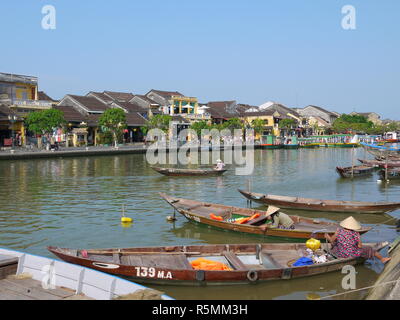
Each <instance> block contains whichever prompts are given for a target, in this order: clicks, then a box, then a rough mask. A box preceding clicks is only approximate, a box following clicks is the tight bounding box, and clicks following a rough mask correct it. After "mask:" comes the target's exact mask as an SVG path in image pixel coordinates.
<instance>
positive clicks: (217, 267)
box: [190, 258, 232, 271]
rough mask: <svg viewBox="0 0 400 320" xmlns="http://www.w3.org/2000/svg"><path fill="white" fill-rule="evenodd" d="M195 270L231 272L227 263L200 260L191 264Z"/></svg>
mask: <svg viewBox="0 0 400 320" xmlns="http://www.w3.org/2000/svg"><path fill="white" fill-rule="evenodd" d="M190 264H191V265H192V267H193V269H195V270H211V271H231V270H232V269H231V268H229V267H228V266H227V265H226V264H225V263H222V262H218V261H212V260H207V259H204V258H198V259H196V260H194V261H192V262H191V263H190Z"/></svg>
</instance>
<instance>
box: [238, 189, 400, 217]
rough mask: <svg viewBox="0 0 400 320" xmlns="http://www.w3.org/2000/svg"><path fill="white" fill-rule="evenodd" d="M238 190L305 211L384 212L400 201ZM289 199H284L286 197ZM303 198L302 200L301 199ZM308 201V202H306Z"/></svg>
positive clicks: (253, 198)
mask: <svg viewBox="0 0 400 320" xmlns="http://www.w3.org/2000/svg"><path fill="white" fill-rule="evenodd" d="M239 192H240V193H241V194H242V195H243V196H244V197H246V198H247V199H249V200H251V201H254V202H257V203H262V204H266V205H272V206H276V207H279V208H283V209H296V210H305V211H320V212H338V213H376V214H383V213H386V212H391V211H395V210H397V209H399V208H400V203H381V204H372V203H364V204H363V203H361V202H357V204H356V205H354V204H353V203H355V202H353V203H352V202H350V201H348V202H345V201H333V200H317V199H306V198H296V197H280V198H281V199H277V198H271V197H270V196H267V195H263V194H259V193H252V192H247V191H243V190H239ZM289 198H290V199H291V200H290V201H289V200H286V199H289ZM296 199H301V200H302V202H297V201H296ZM303 200H304V201H303ZM307 201H308V202H307Z"/></svg>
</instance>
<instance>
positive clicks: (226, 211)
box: [160, 193, 371, 240]
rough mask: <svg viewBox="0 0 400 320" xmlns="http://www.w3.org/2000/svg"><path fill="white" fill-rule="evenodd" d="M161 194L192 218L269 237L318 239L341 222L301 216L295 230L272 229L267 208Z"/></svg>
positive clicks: (322, 237) (296, 221) (295, 221)
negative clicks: (239, 206) (243, 219)
mask: <svg viewBox="0 0 400 320" xmlns="http://www.w3.org/2000/svg"><path fill="white" fill-rule="evenodd" d="M160 195H161V197H162V198H163V199H164V200H165V201H167V202H168V203H169V204H170V205H171V206H172V207H173V208H174V209H175V210H176V211H177V212H179V213H180V214H182V215H183V216H185V217H186V218H187V219H188V220H189V221H192V222H197V223H200V224H204V225H208V226H212V227H216V228H220V229H224V230H230V231H236V232H243V233H249V234H255V235H262V236H269V237H281V238H292V239H310V238H311V237H313V238H315V239H321V240H325V233H328V234H330V235H332V234H334V233H335V231H336V230H337V228H338V227H339V225H338V224H336V223H332V222H325V221H319V220H315V219H308V218H303V217H299V216H290V217H291V218H292V220H293V221H294V226H295V229H294V230H287V229H280V228H270V227H269V226H268V225H267V224H266V220H267V216H266V213H267V212H266V211H261V210H253V209H245V208H238V207H232V206H226V205H221V204H213V203H205V202H200V201H194V200H187V199H180V198H173V197H170V196H168V195H166V194H163V193H160ZM253 215H259V217H257V218H255V219H252V220H250V221H248V222H246V223H243V224H238V223H235V222H230V221H232V220H233V219H240V218H250V217H252V216H253ZM212 216H218V217H222V219H223V220H215V219H213V218H212ZM369 230H371V228H363V229H362V230H361V233H365V232H367V231H369Z"/></svg>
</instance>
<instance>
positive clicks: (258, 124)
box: [251, 119, 265, 135]
mask: <svg viewBox="0 0 400 320" xmlns="http://www.w3.org/2000/svg"><path fill="white" fill-rule="evenodd" d="M251 127H252V128H253V130H254V133H255V134H259V135H262V133H263V132H264V128H265V121H264V120H262V119H254V120H253V121H252V122H251Z"/></svg>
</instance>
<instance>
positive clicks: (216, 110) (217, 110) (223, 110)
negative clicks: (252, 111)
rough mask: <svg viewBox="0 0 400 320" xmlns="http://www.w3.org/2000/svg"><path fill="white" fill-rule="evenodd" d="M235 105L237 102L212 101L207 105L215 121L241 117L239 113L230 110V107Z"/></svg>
mask: <svg viewBox="0 0 400 320" xmlns="http://www.w3.org/2000/svg"><path fill="white" fill-rule="evenodd" d="M232 105H235V107H236V101H211V102H209V103H208V104H207V106H208V109H207V112H208V113H209V114H210V115H211V117H212V118H215V119H229V118H235V117H238V116H239V113H238V112H237V111H236V109H235V110H229V107H231V106H232Z"/></svg>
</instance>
